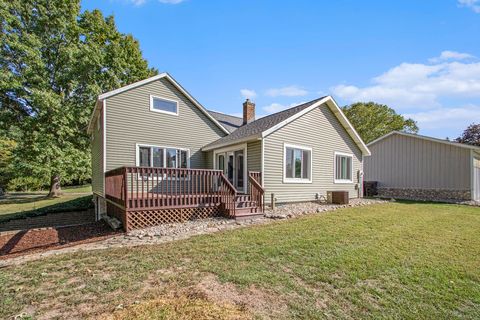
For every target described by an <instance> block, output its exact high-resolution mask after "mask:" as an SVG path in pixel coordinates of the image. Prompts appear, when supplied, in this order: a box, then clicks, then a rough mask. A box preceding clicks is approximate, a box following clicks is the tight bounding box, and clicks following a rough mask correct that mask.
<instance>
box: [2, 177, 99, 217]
mask: <svg viewBox="0 0 480 320" xmlns="http://www.w3.org/2000/svg"><path fill="white" fill-rule="evenodd" d="M62 192H63V193H64V194H63V196H62V197H59V198H47V197H46V196H47V194H48V192H47V191H38V192H11V193H7V194H6V195H4V196H1V197H0V222H3V221H6V220H11V219H16V218H22V217H26V216H30V217H31V216H36V215H41V214H46V213H53V212H65V211H74V210H84V209H86V208H89V207H91V205H92V203H91V193H92V187H91V186H90V185H85V186H74V187H65V188H63V189H62Z"/></svg>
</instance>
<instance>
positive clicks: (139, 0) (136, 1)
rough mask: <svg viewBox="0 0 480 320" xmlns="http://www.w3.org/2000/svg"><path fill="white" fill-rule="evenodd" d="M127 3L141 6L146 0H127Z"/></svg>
mask: <svg viewBox="0 0 480 320" xmlns="http://www.w3.org/2000/svg"><path fill="white" fill-rule="evenodd" d="M129 1H130V2H131V3H133V4H134V5H136V6H141V5H142V4H144V3H145V1H146V0H129Z"/></svg>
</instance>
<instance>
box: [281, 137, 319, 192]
mask: <svg viewBox="0 0 480 320" xmlns="http://www.w3.org/2000/svg"><path fill="white" fill-rule="evenodd" d="M283 182H287V183H311V182H312V148H309V147H303V146H295V145H288V144H285V145H284V147H283Z"/></svg>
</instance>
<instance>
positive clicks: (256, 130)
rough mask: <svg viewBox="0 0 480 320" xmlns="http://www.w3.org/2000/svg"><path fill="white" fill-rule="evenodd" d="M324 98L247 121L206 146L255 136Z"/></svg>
mask: <svg viewBox="0 0 480 320" xmlns="http://www.w3.org/2000/svg"><path fill="white" fill-rule="evenodd" d="M323 98H325V97H321V98H318V99H315V100H312V101H310V102H306V103H304V104H301V105H298V106H295V107H292V108H290V109H287V110H283V111H280V112H277V113H273V114H271V115H268V116H265V117H263V118H260V119H257V120H255V121H253V122H250V123H247V124H246V125H244V126H241V127H240V128H238V129H237V130H235V131H233V132H232V133H230V134H229V135H228V136H225V137H223V138H220V139H218V140H216V141H214V142H212V143H210V144H207V145H206V146H205V147H204V148H211V147H214V146H220V145H224V144H230V143H234V142H235V141H236V140H240V139H243V138H247V137H249V136H254V135H257V134H260V133H262V132H264V131H266V130H268V129H270V128H271V127H273V126H275V125H277V124H279V123H280V122H282V121H284V120H286V119H288V118H290V117H291V116H293V115H294V114H296V113H298V112H300V111H302V110H304V109H306V108H308V107H310V106H311V105H313V104H314V103H316V102H318V101H320V100H321V99H323ZM212 116H213V115H212ZM217 120H218V119H217Z"/></svg>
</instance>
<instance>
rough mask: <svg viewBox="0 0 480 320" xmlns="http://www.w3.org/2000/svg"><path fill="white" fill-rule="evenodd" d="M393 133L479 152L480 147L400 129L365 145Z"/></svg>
mask: <svg viewBox="0 0 480 320" xmlns="http://www.w3.org/2000/svg"><path fill="white" fill-rule="evenodd" d="M395 134H398V135H400V136H405V137H411V138H417V139H422V140H427V141H431V142H438V143H442V144H446V145H450V146H454V147H459V148H465V149H470V150H474V151H475V152H480V147H477V146H472V145H468V144H465V143H459V142H453V141H446V140H442V139H437V138H433V137H428V136H424V135H419V134H414V133H407V132H402V131H392V132H389V133H387V134H386V135H383V136H381V137H380V138H377V139H375V140H373V141H372V142H370V143H369V144H368V145H367V146H371V145H374V144H375V143H377V142H379V141H382V140H383V139H386V138H388V137H390V136H392V135H395Z"/></svg>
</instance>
